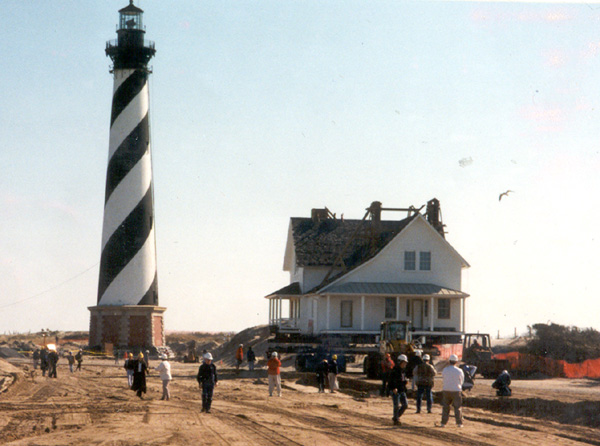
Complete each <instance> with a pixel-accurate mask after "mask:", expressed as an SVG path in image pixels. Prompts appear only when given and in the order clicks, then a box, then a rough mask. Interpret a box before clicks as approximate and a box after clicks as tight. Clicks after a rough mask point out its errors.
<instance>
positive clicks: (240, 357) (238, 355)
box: [235, 344, 244, 372]
mask: <svg viewBox="0 0 600 446" xmlns="http://www.w3.org/2000/svg"><path fill="white" fill-rule="evenodd" d="M242 362H244V344H240V345H239V347H238V348H237V350H236V352H235V369H236V370H237V371H238V372H239V371H240V366H241V365H242Z"/></svg>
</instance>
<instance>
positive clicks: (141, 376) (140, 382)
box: [131, 352, 148, 400]
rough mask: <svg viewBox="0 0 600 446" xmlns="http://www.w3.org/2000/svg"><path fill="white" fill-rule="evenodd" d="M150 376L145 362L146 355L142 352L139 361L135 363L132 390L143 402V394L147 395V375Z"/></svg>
mask: <svg viewBox="0 0 600 446" xmlns="http://www.w3.org/2000/svg"><path fill="white" fill-rule="evenodd" d="M147 374H148V366H147V365H146V361H144V354H143V353H142V352H140V354H139V355H138V357H137V359H136V360H135V361H133V384H132V386H131V390H133V391H134V392H135V394H136V395H137V396H138V397H139V398H140V399H141V400H143V399H144V397H143V395H142V393H146V375H147Z"/></svg>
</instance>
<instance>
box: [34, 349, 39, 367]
mask: <svg viewBox="0 0 600 446" xmlns="http://www.w3.org/2000/svg"><path fill="white" fill-rule="evenodd" d="M39 364H40V349H39V348H36V349H35V351H34V352H33V370H37V368H38V365H39Z"/></svg>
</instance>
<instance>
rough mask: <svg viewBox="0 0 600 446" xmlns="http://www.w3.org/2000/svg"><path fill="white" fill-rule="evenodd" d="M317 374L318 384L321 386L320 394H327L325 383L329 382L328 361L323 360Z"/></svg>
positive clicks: (318, 366) (318, 365)
mask: <svg viewBox="0 0 600 446" xmlns="http://www.w3.org/2000/svg"><path fill="white" fill-rule="evenodd" d="M316 372H317V384H318V385H319V393H324V392H325V383H326V382H327V375H328V373H329V364H327V359H323V361H321V362H320V363H319V364H317V368H316Z"/></svg>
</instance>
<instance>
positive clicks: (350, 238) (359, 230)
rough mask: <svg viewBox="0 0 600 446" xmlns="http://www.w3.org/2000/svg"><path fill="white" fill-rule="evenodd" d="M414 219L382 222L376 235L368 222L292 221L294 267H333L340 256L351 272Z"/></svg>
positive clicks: (295, 218) (303, 219)
mask: <svg viewBox="0 0 600 446" xmlns="http://www.w3.org/2000/svg"><path fill="white" fill-rule="evenodd" d="M414 218H415V217H414V216H413V217H408V218H405V219H403V220H399V221H388V220H386V221H381V222H380V223H379V225H380V226H379V230H378V231H377V233H375V232H374V231H373V229H372V228H373V227H372V222H371V221H370V220H338V219H335V220H334V219H326V220H321V221H316V222H315V221H313V220H312V219H310V218H298V217H294V218H292V219H291V222H290V227H291V237H292V238H293V244H294V251H295V254H296V265H297V266H301V267H307V266H308V267H310V266H332V265H333V264H334V263H335V262H336V260H337V258H338V257H339V256H341V260H342V261H343V263H344V265H346V268H347V269H352V268H353V267H355V266H357V265H360V264H361V263H364V262H365V261H366V260H368V259H369V258H372V257H373V256H374V255H375V254H376V253H377V252H378V251H380V250H381V249H382V248H383V247H384V246H386V245H387V244H388V243H389V242H390V241H391V240H392V239H393V238H394V237H395V236H396V235H397V234H398V233H399V232H400V231H402V229H404V228H405V227H406V226H407V225H408V224H409V223H410V222H411V221H412V220H413V219H414ZM286 251H287V250H286Z"/></svg>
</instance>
